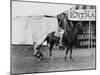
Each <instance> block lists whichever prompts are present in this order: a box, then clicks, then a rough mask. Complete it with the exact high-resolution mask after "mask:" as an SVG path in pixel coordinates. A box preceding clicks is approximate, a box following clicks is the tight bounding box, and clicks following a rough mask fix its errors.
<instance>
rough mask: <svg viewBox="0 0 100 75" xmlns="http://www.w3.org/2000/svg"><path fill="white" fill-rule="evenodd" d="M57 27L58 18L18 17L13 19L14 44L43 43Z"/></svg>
mask: <svg viewBox="0 0 100 75" xmlns="http://www.w3.org/2000/svg"><path fill="white" fill-rule="evenodd" d="M57 27H58V21H57V18H47V17H16V18H14V19H13V20H12V44H33V42H34V41H35V42H37V44H41V42H42V41H43V40H44V39H45V38H46V36H47V35H48V33H50V32H52V31H56V29H57Z"/></svg>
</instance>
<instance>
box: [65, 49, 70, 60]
mask: <svg viewBox="0 0 100 75" xmlns="http://www.w3.org/2000/svg"><path fill="white" fill-rule="evenodd" d="M69 49H70V47H66V55H65V61H66V60H67V54H68V51H69Z"/></svg>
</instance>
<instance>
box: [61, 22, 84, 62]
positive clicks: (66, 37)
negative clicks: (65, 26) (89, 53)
mask: <svg viewBox="0 0 100 75" xmlns="http://www.w3.org/2000/svg"><path fill="white" fill-rule="evenodd" d="M83 30H84V27H83V26H82V25H81V24H80V23H77V24H75V25H74V26H73V27H72V28H71V30H70V31H65V32H64V34H63V39H62V41H63V43H64V45H65V48H66V55H65V60H66V59H67V55H68V52H69V51H70V59H73V58H72V51H73V47H74V45H75V42H76V39H77V35H78V34H79V33H82V32H83Z"/></svg>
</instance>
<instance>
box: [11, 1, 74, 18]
mask: <svg viewBox="0 0 100 75" xmlns="http://www.w3.org/2000/svg"><path fill="white" fill-rule="evenodd" d="M73 6H74V5H67V4H66V5H65V4H47V3H36V2H18V1H13V2H12V17H16V16H30V15H33V16H40V15H50V16H56V15H58V14H60V13H62V12H64V11H67V10H69V9H70V8H72V7H73Z"/></svg>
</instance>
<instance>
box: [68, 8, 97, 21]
mask: <svg viewBox="0 0 100 75" xmlns="http://www.w3.org/2000/svg"><path fill="white" fill-rule="evenodd" d="M68 18H69V20H74V21H95V20H96V13H95V10H94V9H88V10H87V9H84V10H69V11H68Z"/></svg>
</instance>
